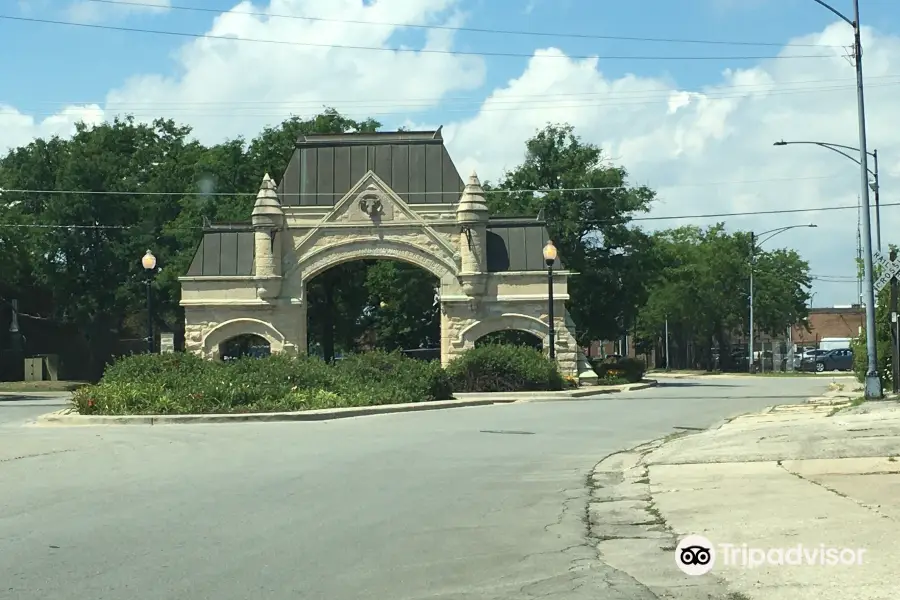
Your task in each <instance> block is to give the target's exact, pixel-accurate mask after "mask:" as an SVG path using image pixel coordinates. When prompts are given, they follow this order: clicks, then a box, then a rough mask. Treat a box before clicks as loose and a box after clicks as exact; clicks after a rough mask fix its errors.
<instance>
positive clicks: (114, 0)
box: [89, 0, 840, 48]
mask: <svg viewBox="0 0 900 600" xmlns="http://www.w3.org/2000/svg"><path fill="white" fill-rule="evenodd" d="M89 1H90V2H94V3H95V4H112V5H117V6H123V7H125V6H139V7H143V8H155V9H166V10H175V11H189V12H200V13H213V14H224V13H230V14H233V15H245V16H250V17H264V18H266V19H291V20H296V21H310V22H319V23H346V24H350V25H370V26H372V25H374V26H384V27H398V28H409V29H431V30H437V31H461V32H469V33H488V34H494V35H518V36H531V37H556V38H573V39H587V40H615V41H627V42H661V43H670V44H707V45H717V46H774V47H779V48H839V47H840V46H834V45H830V44H782V43H778V42H747V41H730V40H697V39H684V38H654V37H633V36H621V35H597V34H587V33H564V32H552V31H522V30H514V29H487V28H479V27H453V26H450V25H422V24H411V23H396V22H394V23H392V22H387V21H363V20H354V19H334V18H326V17H311V16H307V15H285V14H275V13H268V12H260V11H243V10H233V9H231V10H229V9H222V8H201V7H197V6H179V5H171V4H170V5H168V6H160V5H159V4H151V3H149V2H130V1H124V0H89Z"/></svg>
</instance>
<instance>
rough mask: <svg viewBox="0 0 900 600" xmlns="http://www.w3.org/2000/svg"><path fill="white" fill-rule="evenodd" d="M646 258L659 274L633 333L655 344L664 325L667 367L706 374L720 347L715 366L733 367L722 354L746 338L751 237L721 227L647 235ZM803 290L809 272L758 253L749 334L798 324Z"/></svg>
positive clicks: (783, 255)
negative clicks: (648, 254)
mask: <svg viewBox="0 0 900 600" xmlns="http://www.w3.org/2000/svg"><path fill="white" fill-rule="evenodd" d="M653 255H654V259H655V262H656V264H658V265H659V271H658V272H657V273H656V275H655V276H654V277H653V278H652V279H651V292H650V295H649V298H648V301H647V303H646V305H645V306H644V307H643V308H642V310H641V315H640V319H639V327H638V335H639V336H640V337H641V338H642V340H643V341H644V343H645V345H647V346H650V347H652V346H655V345H657V342H659V344H660V345H661V341H660V340H662V339H664V338H663V331H664V328H665V323H666V320H668V324H669V334H670V350H671V351H672V353H673V360H672V364H671V366H681V367H684V366H690V367H695V366H699V365H703V366H705V367H707V368H712V367H713V365H714V364H715V354H714V349H715V348H719V350H720V352H719V361H720V362H719V364H720V366H721V367H722V368H724V369H728V368H733V366H734V365H733V364H732V361H733V359H734V358H735V357H733V356H732V355H731V353H730V352H727V351H726V350H727V349H728V348H729V347H730V345H731V343H732V340H733V339H734V338H735V337H737V338H740V339H743V338H744V337H745V335H746V329H747V324H748V318H749V291H750V290H749V281H750V260H749V259H750V234H749V233H748V232H737V233H733V234H729V233H727V232H726V231H725V228H724V225H723V224H721V223H720V224H718V225H715V226H712V227H709V228H707V229H701V228H699V227H693V226H689V227H680V228H677V229H671V230H666V231H661V232H658V233H657V234H655V235H654V236H653ZM809 284H810V278H809V265H808V264H807V263H806V262H805V261H803V260H801V259H800V257H799V255H797V253H796V252H794V251H792V250H783V249H777V250H773V251H769V252H767V251H761V250H757V252H756V262H755V266H754V325H755V328H756V329H757V330H758V331H760V332H764V333H769V334H772V335H783V334H784V332H785V331H786V330H787V328H788V327H790V326H792V325H794V324H796V323H799V322H802V321H803V319H805V317H806V302H807V300H808V299H809V296H808V293H807V290H808V289H809ZM676 359H677V360H676Z"/></svg>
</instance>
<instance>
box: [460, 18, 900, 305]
mask: <svg viewBox="0 0 900 600" xmlns="http://www.w3.org/2000/svg"><path fill="white" fill-rule="evenodd" d="M850 35H851V33H850V31H849V29H848V28H847V27H846V25H845V24H843V23H838V24H835V25H832V26H830V27H828V28H827V29H826V30H825V31H824V32H822V33H819V34H815V35H810V36H807V37H806V38H804V39H802V40H794V42H795V43H808V44H823V45H834V46H840V45H841V44H846V43H847V40H848V38H849V36H850ZM864 44H865V47H866V55H865V59H864V60H865V62H864V68H865V72H866V76H867V79H868V81H869V83H868V88H867V89H868V91H867V96H866V97H867V121H868V123H869V125H868V128H867V129H868V133H869V144H868V145H869V149H870V150H872V149H876V148H877V149H878V151H879V159H880V163H881V164H880V165H879V166H880V170H881V173H880V175H881V184H882V190H883V191H882V198H881V201H882V203H885V202H887V203H890V202H897V201H900V200H898V197H897V194H895V193H893V190H894V189H896V187H897V184H898V183H900V180H898V178H897V175H898V174H900V168H898V167H900V130H898V128H897V125H898V124H900V123H898V121H900V117H898V115H897V114H896V111H895V110H894V103H895V100H894V97H895V93H896V88H897V85H898V84H900V39H898V38H896V37H887V36H882V35H876V34H874V33H873V32H871V31H865V33H864ZM820 51H821V50H820V49H816V52H820ZM835 52H839V50H835ZM802 53H803V54H810V51H809V49H804V51H803V52H802ZM790 54H797V52H795V51H793V49H785V51H784V52H783V53H782V55H783V56H787V55H790ZM552 56H557V57H559V56H561V53H560V52H559V51H558V50H555V49H546V50H541V51H538V52H537V54H536V56H535V58H533V59H532V60H531V62H530V63H529V65H528V67H527V68H526V69H525V71H524V73H523V74H522V75H521V76H519V77H518V78H517V79H515V80H513V81H510V82H508V84H507V85H505V86H504V87H502V88H499V89H496V90H494V91H493V92H492V93H491V95H490V96H489V97H488V99H487V100H486V101H485V103H484V105H483V107H482V110H481V112H480V113H479V114H478V115H477V116H476V117H474V118H472V119H469V120H464V121H461V122H458V123H454V124H452V125H450V126H448V127H446V128H445V132H446V137H447V138H448V145H449V146H450V148H451V151H452V153H453V156H454V157H455V160H456V161H457V164H458V165H459V166H460V168H461V169H470V168H473V167H475V168H477V169H478V170H479V173H481V174H482V175H483V177H485V178H496V177H497V176H498V175H500V174H502V172H503V171H504V170H505V169H507V168H510V167H513V166H515V165H516V164H518V163H519V162H520V161H521V158H522V152H523V142H524V141H525V140H526V139H527V138H528V137H529V136H531V135H532V134H533V133H534V131H535V130H536V129H537V128H539V127H541V126H543V125H544V124H545V123H546V122H548V121H550V122H568V123H571V124H573V125H574V126H575V128H576V132H577V133H578V134H579V135H581V136H582V137H583V138H584V139H585V140H588V141H591V142H594V143H597V144H599V145H601V146H602V147H603V148H604V149H605V150H606V152H607V155H608V156H614V157H615V158H616V160H617V161H618V162H620V163H621V164H623V165H625V166H626V167H627V168H628V169H629V171H630V172H631V175H632V180H633V181H634V182H637V183H646V184H648V185H650V186H652V187H653V188H655V189H656V190H658V192H659V198H660V200H659V203H658V205H657V207H656V208H655V209H654V211H653V215H654V216H665V215H678V214H681V215H685V214H687V215H691V214H693V215H698V214H717V213H731V212H746V211H771V210H785V209H795V208H816V207H826V206H836V205H847V204H850V205H855V204H856V202H857V195H858V192H859V189H860V178H859V168H858V167H857V166H856V165H854V164H853V163H852V162H851V161H849V160H847V159H846V158H842V157H840V156H838V155H837V154H834V153H831V152H829V151H828V150H825V149H822V148H818V147H815V146H790V147H773V145H772V144H773V143H774V142H776V141H778V140H781V139H785V140H812V141H826V142H832V143H838V144H846V145H849V146H857V145H858V137H857V118H856V92H855V85H854V79H853V78H854V73H853V68H852V66H851V65H850V64H848V62H847V61H846V60H845V59H844V58H843V57H840V56H836V57H835V58H833V59H822V60H812V59H784V60H777V61H767V62H765V63H763V64H760V65H757V66H755V67H751V68H745V69H733V70H730V71H726V72H724V73H723V74H722V79H721V82H720V83H719V84H717V85H715V86H711V87H708V88H706V89H703V90H681V89H678V88H677V87H675V86H673V85H672V83H671V82H669V81H666V80H661V79H653V78H643V77H631V76H629V77H624V78H620V79H615V80H610V79H607V78H605V77H604V76H603V74H602V72H601V71H600V70H599V69H598V67H599V66H602V60H601V61H597V60H596V59H594V60H580V61H577V60H569V59H567V58H550V57H552ZM797 82H806V83H797ZM529 97H530V98H529ZM538 98H540V99H538ZM492 132H503V135H502V136H496V135H492ZM851 154H852V153H851ZM871 167H872V165H871V164H870V168H871ZM712 182H725V183H722V184H721V185H709V184H710V183H712ZM727 182H734V183H727ZM736 182H748V183H736ZM898 215H900V210H898V208H890V207H886V208H883V209H882V234H883V242H884V243H885V244H887V243H888V242H890V241H895V242H900V240H896V239H891V238H890V235H891V234H890V232H891V230H892V229H893V230H897V228H898V226H900V216H898ZM722 220H725V221H726V222H727V224H728V225H729V226H730V227H732V228H735V229H737V228H741V229H750V228H752V229H754V230H755V231H765V230H769V229H773V228H776V227H780V226H783V225H791V224H799V223H808V222H810V221H812V222H815V223H816V224H817V225H818V228H817V229H815V230H805V229H798V230H794V231H791V232H786V233H785V234H783V235H781V236H780V237H778V238H776V239H773V240H772V241H771V242H769V243H768V244H766V247H767V248H770V247H777V246H793V247H796V248H797V249H798V250H799V251H800V252H801V253H802V254H803V255H804V256H805V257H806V258H808V259H809V260H810V262H811V266H812V271H813V273H814V274H816V275H841V276H848V275H849V276H853V275H855V273H856V268H855V255H856V231H857V227H856V223H857V213H856V211H854V210H850V211H833V212H815V213H799V214H784V215H766V216H756V217H740V218H734V217H732V218H723V219H722ZM714 222H715V219H705V220H698V219H690V220H680V221H657V222H653V221H651V222H648V223H646V225H647V226H648V227H653V228H656V227H668V226H673V225H687V224H712V223H714ZM873 228H874V221H873ZM873 236H874V234H873ZM816 289H818V290H819V294H818V295H817V301H818V302H828V303H832V302H842V303H849V302H852V301H854V300H855V297H854V296H855V290H856V284H855V283H847V284H841V285H839V284H834V283H825V282H819V283H818V284H817V286H816Z"/></svg>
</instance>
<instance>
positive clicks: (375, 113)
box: [0, 79, 900, 118]
mask: <svg viewBox="0 0 900 600" xmlns="http://www.w3.org/2000/svg"><path fill="white" fill-rule="evenodd" d="M898 85H900V79H898V80H896V81H890V82H879V83H874V84H870V85H869V86H868V88H869V89H872V88H884V87H896V86H898ZM853 89H855V86H854V85H845V86H830V87H817V88H809V89H788V90H771V91H761V93H764V94H765V95H767V96H786V95H796V94H809V93H816V94H820V93H825V92H840V91H848V90H853ZM678 93H680V92H678V91H671V92H669V93H668V94H667V95H666V96H662V95H661V94H660V95H658V96H656V97H651V96H645V97H644V98H648V99H646V100H645V99H642V98H641V97H637V98H635V99H636V100H639V101H624V102H615V101H612V102H610V101H606V100H605V99H604V100H597V101H586V102H578V103H576V102H569V103H566V102H559V101H553V100H550V99H547V100H538V101H536V102H528V103H516V102H510V101H505V99H501V100H496V99H488V100H487V101H485V100H481V101H474V100H473V101H472V105H471V106H465V107H464V106H457V107H454V106H453V105H451V106H449V107H448V106H446V105H445V104H444V103H442V106H441V112H444V113H463V112H471V111H472V110H475V109H477V110H478V111H479V112H511V111H524V110H538V109H552V110H572V109H581V108H615V107H621V106H649V105H653V104H658V103H660V102H668V101H669V100H670V99H671V97H672V96H673V95H675V94H678ZM683 93H685V94H688V95H692V96H695V97H697V98H698V99H701V100H729V99H739V98H746V97H748V96H749V93H744V94H737V93H733V94H715V93H703V92H687V91H685V92H683ZM649 98H652V99H649ZM385 102H390V101H388V100H386V101H385ZM403 102H404V101H402V100H400V101H398V102H392V103H391V105H392V106H399V108H400V109H399V110H387V111H379V110H371V109H368V108H366V107H365V106H340V105H337V104H335V103H334V102H323V101H309V102H307V103H294V102H276V101H269V102H265V103H263V102H259V104H271V105H273V106H271V107H266V106H263V107H257V106H255V105H254V104H256V103H246V104H249V106H247V105H246V104H245V103H240V102H235V104H236V105H237V106H229V105H228V104H226V103H219V104H221V106H218V107H217V106H213V110H212V111H211V110H210V109H209V108H202V106H203V105H202V104H200V103H190V102H186V103H184V105H187V106H184V105H182V104H176V103H166V102H164V101H163V102H161V103H160V104H158V105H157V104H155V103H154V104H150V103H148V104H146V105H144V106H143V107H142V106H141V105H139V104H135V103H132V102H129V103H128V104H124V103H122V104H117V103H108V104H107V105H106V106H105V107H104V108H102V110H104V111H106V112H118V113H125V114H130V115H132V116H134V117H136V118H140V117H150V116H156V115H158V114H159V113H160V112H165V113H166V114H167V115H170V116H179V117H192V118H193V117H204V118H221V117H223V116H229V117H233V116H238V117H274V116H281V117H283V116H284V114H285V112H286V111H287V112H290V111H298V112H304V111H311V110H321V109H322V107H323V106H329V107H330V108H334V109H336V110H341V111H344V112H349V111H355V112H359V113H363V114H366V115H367V116H370V117H379V116H394V115H405V114H408V113H409V112H410V111H414V110H426V109H429V108H432V107H431V106H429V105H426V104H420V105H410V104H407V105H404V104H403ZM94 104H97V105H98V106H99V103H97V102H88V103H83V104H81V103H73V104H67V105H69V106H72V105H81V106H89V105H94ZM210 104H212V103H210ZM274 105H277V108H278V109H279V110H278V111H277V112H276V111H275V110H274V109H275V108H276V107H275V106H274ZM498 105H499V106H498ZM182 106H184V107H182ZM194 106H196V108H194ZM207 106H208V105H207ZM216 108H218V110H215V109H216ZM11 110H12V109H6V111H11ZM142 110H143V112H141V111H142ZM3 113H4V109H0V114H3ZM29 114H32V115H33V116H53V115H56V114H58V111H50V110H46V111H29Z"/></svg>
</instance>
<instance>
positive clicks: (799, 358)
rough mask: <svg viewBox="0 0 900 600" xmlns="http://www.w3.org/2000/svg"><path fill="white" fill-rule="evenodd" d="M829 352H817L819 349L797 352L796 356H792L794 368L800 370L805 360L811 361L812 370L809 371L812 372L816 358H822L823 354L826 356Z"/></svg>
mask: <svg viewBox="0 0 900 600" xmlns="http://www.w3.org/2000/svg"><path fill="white" fill-rule="evenodd" d="M829 352H830V350H819V349H815V348H814V349H812V350H804V351H803V352H798V353H797V354H795V355H794V368H795V369H802V368H803V365H804V363H805V362H806V361H807V360H812V368H811V369H810V370H814V367H815V362H816V360H815V359H816V357H818V356H824V355H825V354H828V353H829Z"/></svg>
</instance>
